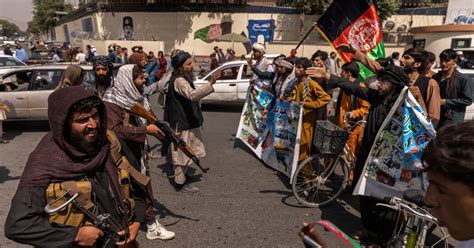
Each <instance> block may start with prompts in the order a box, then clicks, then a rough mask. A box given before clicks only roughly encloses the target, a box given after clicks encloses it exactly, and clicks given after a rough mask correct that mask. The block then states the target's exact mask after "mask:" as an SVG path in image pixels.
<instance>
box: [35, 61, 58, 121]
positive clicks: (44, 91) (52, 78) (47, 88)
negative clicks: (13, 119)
mask: <svg viewBox="0 0 474 248" xmlns="http://www.w3.org/2000/svg"><path fill="white" fill-rule="evenodd" d="M63 73H64V70H61V69H56V70H36V71H34V72H33V78H32V80H31V83H30V88H29V91H28V108H29V110H30V114H31V119H38V120H47V119H48V97H49V95H50V94H51V93H52V92H53V91H54V89H56V88H57V87H58V85H59V81H60V80H61V77H62V75H63Z"/></svg>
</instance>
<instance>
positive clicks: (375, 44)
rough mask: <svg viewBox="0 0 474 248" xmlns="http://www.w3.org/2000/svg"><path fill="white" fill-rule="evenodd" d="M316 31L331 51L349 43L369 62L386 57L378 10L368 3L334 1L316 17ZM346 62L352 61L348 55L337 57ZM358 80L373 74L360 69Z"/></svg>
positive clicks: (356, 0)
mask: <svg viewBox="0 0 474 248" xmlns="http://www.w3.org/2000/svg"><path fill="white" fill-rule="evenodd" d="M317 28H318V31H319V32H320V33H321V35H323V37H324V38H325V39H326V40H327V41H328V42H329V43H330V44H331V46H332V47H333V48H336V47H337V46H339V45H341V44H350V45H352V46H353V47H354V48H356V49H358V50H360V51H362V52H363V53H365V54H366V56H368V57H370V58H372V59H378V58H383V57H385V48H384V44H383V35H382V29H381V28H380V22H379V18H378V15H377V10H376V9H375V6H374V5H373V4H372V2H371V1H368V0H334V1H333V2H332V4H331V5H330V6H329V8H328V9H327V10H326V12H325V13H324V14H323V15H322V16H321V17H320V18H319V20H318V24H317ZM339 56H340V57H341V58H342V59H343V60H344V61H345V62H349V61H351V58H352V55H351V54H346V53H344V54H339ZM359 66H360V67H361V70H360V71H361V72H360V73H361V78H362V79H365V78H367V77H369V76H371V75H373V73H372V72H371V71H370V70H368V69H367V68H366V67H365V66H361V64H360V63H359Z"/></svg>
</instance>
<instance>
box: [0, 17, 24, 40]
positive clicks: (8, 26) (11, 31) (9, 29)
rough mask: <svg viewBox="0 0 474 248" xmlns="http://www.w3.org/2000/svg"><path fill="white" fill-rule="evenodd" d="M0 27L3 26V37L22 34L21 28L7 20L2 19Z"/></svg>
mask: <svg viewBox="0 0 474 248" xmlns="http://www.w3.org/2000/svg"><path fill="white" fill-rule="evenodd" d="M0 25H1V26H2V30H3V32H2V33H1V34H0V35H2V36H7V37H13V36H15V33H16V34H21V30H20V28H19V27H18V26H17V25H16V24H14V23H11V22H9V21H7V20H2V19H0Z"/></svg>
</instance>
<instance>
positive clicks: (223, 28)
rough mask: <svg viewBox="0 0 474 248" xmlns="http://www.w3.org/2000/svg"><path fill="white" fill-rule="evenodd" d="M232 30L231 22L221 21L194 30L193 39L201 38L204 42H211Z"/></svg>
mask: <svg viewBox="0 0 474 248" xmlns="http://www.w3.org/2000/svg"><path fill="white" fill-rule="evenodd" d="M231 30H232V22H223V23H220V24H212V25H209V26H207V27H204V28H201V29H199V30H198V31H196V32H194V39H201V40H202V41H204V42H207V43H211V42H214V41H217V40H218V38H219V37H221V36H222V35H224V34H229V33H230V32H231Z"/></svg>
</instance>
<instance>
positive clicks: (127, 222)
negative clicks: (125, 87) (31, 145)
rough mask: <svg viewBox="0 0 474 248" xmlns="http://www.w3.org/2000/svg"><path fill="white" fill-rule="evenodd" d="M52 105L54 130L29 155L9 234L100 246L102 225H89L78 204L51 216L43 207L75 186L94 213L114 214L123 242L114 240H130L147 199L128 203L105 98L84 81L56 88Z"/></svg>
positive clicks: (39, 242) (38, 242)
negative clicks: (108, 133)
mask: <svg viewBox="0 0 474 248" xmlns="http://www.w3.org/2000/svg"><path fill="white" fill-rule="evenodd" d="M48 106H49V108H48V118H49V124H50V127H51V131H50V132H49V133H48V134H46V136H45V137H43V139H42V140H41V141H40V143H39V144H38V146H37V147H36V149H35V150H34V151H33V152H32V153H31V154H30V156H29V158H28V161H27V163H26V167H25V169H24V171H23V174H22V176H21V178H20V184H19V186H18V189H17V191H16V193H15V196H14V197H13V200H12V204H11V208H10V212H9V213H8V217H7V220H6V222H5V236H6V237H7V238H9V239H11V240H14V241H16V242H19V243H24V244H28V245H32V246H35V247H73V246H77V245H79V246H93V245H97V246H98V247H101V245H102V244H103V242H104V240H103V239H102V236H104V232H103V230H100V229H98V228H97V227H95V226H93V225H90V224H85V223H89V222H90V221H91V220H90V219H88V217H87V216H85V215H84V214H83V213H81V211H79V210H78V209H74V208H75V207H74V206H71V208H73V209H71V208H67V209H66V210H62V211H60V212H57V213H56V214H51V215H50V216H48V215H46V214H45V212H44V211H45V210H44V208H45V205H46V203H47V202H52V201H53V200H54V199H56V197H58V196H59V197H60V196H61V195H62V194H64V193H60V191H66V190H71V189H72V190H73V191H76V190H75V189H77V191H78V192H79V193H80V196H79V197H78V198H77V200H78V201H79V202H81V203H82V205H84V206H86V205H89V204H90V205H91V207H92V208H93V210H92V211H94V212H95V214H106V213H107V214H110V216H111V218H112V219H113V220H114V221H115V222H116V223H117V224H118V225H120V227H121V228H122V231H120V232H119V233H118V234H119V236H121V237H122V239H123V241H119V243H116V244H117V245H124V244H127V245H132V244H133V242H135V241H134V240H135V238H136V236H137V234H138V230H139V227H140V223H139V222H141V221H143V220H141V219H140V216H141V215H142V214H141V213H142V212H143V211H144V210H143V208H140V209H139V208H138V206H143V204H139V203H140V202H141V201H140V198H134V199H133V200H134V201H135V203H136V206H137V208H135V209H133V207H132V205H131V204H127V203H126V202H129V201H128V200H129V199H130V198H128V197H127V194H128V193H130V191H129V190H130V187H126V188H125V187H124V186H125V185H126V184H123V183H124V182H123V180H121V179H122V177H119V174H121V172H122V171H121V170H119V168H118V166H117V164H116V163H115V161H114V160H113V159H112V157H111V155H110V149H111V147H110V146H111V143H110V142H109V140H108V139H107V136H106V125H107V121H106V113H105V107H104V105H103V103H102V101H101V100H100V99H99V98H98V97H97V96H95V95H93V94H92V93H91V92H89V91H87V90H85V89H84V88H83V87H81V86H71V87H67V88H62V89H58V90H56V91H55V92H53V93H52V94H51V95H50V96H49V98H48ZM128 179H130V178H128ZM67 185H69V186H67ZM81 185H82V186H81ZM58 188H59V189H61V190H59V189H58ZM131 193H133V191H132V192H131ZM132 196H133V194H132ZM134 216H135V217H134ZM143 219H144V218H143ZM129 247H134V246H129Z"/></svg>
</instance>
